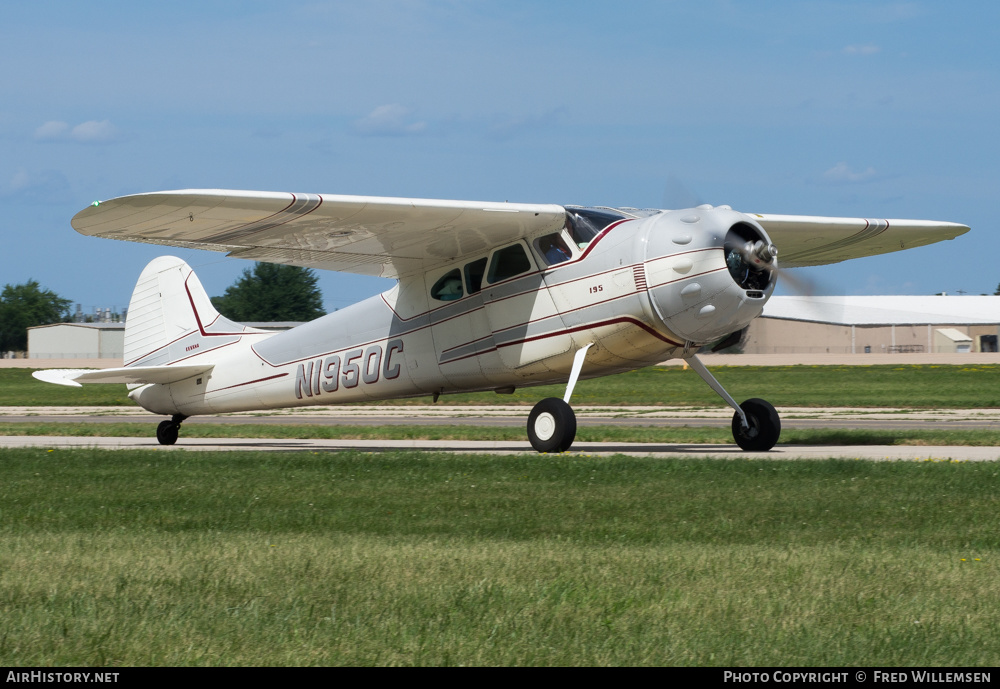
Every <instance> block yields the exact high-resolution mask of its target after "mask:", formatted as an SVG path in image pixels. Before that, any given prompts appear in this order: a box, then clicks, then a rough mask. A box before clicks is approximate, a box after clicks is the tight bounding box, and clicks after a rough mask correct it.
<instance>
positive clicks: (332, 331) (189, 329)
mask: <svg viewBox="0 0 1000 689" xmlns="http://www.w3.org/2000/svg"><path fill="white" fill-rule="evenodd" d="M72 223H73V227H74V228H75V229H76V230H77V231H78V232H80V233H82V234H85V235H89V236H97V237H107V238H111V239H124V240H127V241H135V242H148V243H152V244H165V245H168V246H178V247H183V248H188V249H208V250H211V251H221V252H225V253H226V254H227V256H233V257H237V258H244V259H250V260H254V261H267V262H273V263H285V264H291V265H297V266H305V267H310V268H322V269H326V270H336V271H345V272H352V273H360V274H364V275H377V276H381V277H389V278H395V279H397V281H398V282H397V284H396V285H395V286H394V287H393V288H392V289H390V290H389V291H387V292H384V293H383V294H380V295H378V296H375V297H372V298H370V299H366V300H365V301H362V302H360V303H358V304H354V305H353V306H350V307H348V308H345V309H342V310H339V311H336V312H334V313H331V314H328V315H326V316H323V317H322V318H319V319H317V320H315V321H312V322H310V323H307V324H304V325H301V326H299V327H297V328H293V329H292V330H289V331H286V332H281V333H273V332H265V331H261V330H257V329H254V328H250V327H247V326H244V325H240V324H238V323H234V322H232V321H230V320H228V319H227V318H225V317H224V316H222V315H221V314H219V313H218V312H217V311H216V310H215V308H213V306H212V303H211V301H210V300H209V298H208V295H207V294H206V293H205V290H204V289H203V288H202V286H201V283H200V282H199V281H198V278H197V277H196V276H195V274H194V272H193V271H192V270H191V268H190V267H189V266H188V265H187V264H186V263H185V262H184V261H182V260H181V259H179V258H174V257H171V256H163V257H160V258H157V259H155V260H153V261H152V262H151V263H150V264H149V265H147V266H146V268H145V270H143V271H142V274H141V275H140V276H139V281H138V284H137V285H136V287H135V291H134V292H133V294H132V299H131V301H130V303H129V309H128V318H127V321H126V324H125V365H124V367H123V368H114V369H105V370H100V371H94V370H46V371H38V372H36V373H35V374H34V375H35V377H36V378H39V379H41V380H44V381H48V382H52V383H59V384H62V385H74V386H78V385H80V384H81V383H127V384H129V386H130V392H129V397H131V398H132V399H133V400H135V401H136V402H137V403H138V404H139V405H141V406H142V407H143V408H145V409H147V410H148V411H150V412H153V413H154V414H166V415H170V417H171V418H170V419H169V420H165V421H163V422H162V423H160V425H159V427H158V428H157V431H156V437H157V439H158V440H159V442H160V443H162V444H164V445H171V444H173V443H175V442H176V441H177V438H178V433H179V430H180V426H181V422H183V421H184V419H186V418H188V417H189V416H194V415H196V414H216V413H221V412H235V411H248V410H260V409H274V408H281V407H297V406H306V405H332V404H342V403H356V402H362V401H367V400H386V399H396V398H404V397H418V396H424V395H432V396H433V397H434V399H435V400H437V398H438V396H439V395H442V394H448V393H453V392H460V391H486V390H493V391H495V392H498V393H501V394H503V393H510V392H513V391H514V389H515V388H517V387H525V386H531V385H543V384H549V383H565V384H566V392H565V395H564V397H563V398H562V399H558V398H554V397H553V398H548V399H543V400H541V401H540V402H538V403H537V404H536V405H535V406H534V408H533V409H532V410H531V413H530V415H529V416H528V438H529V440H530V441H531V444H532V446H533V447H534V448H535V449H536V450H538V451H539V452H561V451H564V450H567V449H568V448H569V447H570V445H571V444H572V442H573V439H574V437H575V434H576V416H575V414H574V413H573V410H572V408H571V407H570V405H569V401H570V398H571V396H572V394H573V388H574V386H575V385H576V382H577V381H578V380H579V379H580V378H581V377H582V378H595V377H598V376H605V375H608V374H612V373H619V372H622V371H630V370H633V369H637V368H642V367H644V366H648V365H650V364H655V363H659V362H662V361H664V360H666V359H670V358H674V357H680V358H683V359H685V360H686V361H687V362H688V364H689V365H690V366H691V368H692V369H694V371H696V372H697V373H698V375H700V376H701V377H702V378H703V379H704V380H705V382H706V383H708V385H709V386H711V387H712V389H713V390H715V392H717V393H718V394H719V395H720V396H721V397H722V398H723V399H724V400H725V401H726V402H727V403H728V404H729V405H730V406H731V407H733V409H734V410H735V412H734V414H733V423H732V428H733V437H734V439H735V440H736V443H737V444H738V445H739V446H740V447H741V448H743V449H744V450H752V451H766V450H769V449H771V448H772V447H773V446H774V444H775V443H776V442H777V440H778V436H779V434H780V431H781V423H780V420H779V418H778V414H777V413H776V412H775V410H774V407H773V406H771V405H770V404H769V403H767V402H765V401H764V400H760V399H749V400H747V401H745V402H744V403H743V404H737V403H736V401H735V400H734V399H733V398H732V397H731V396H730V395H729V394H728V393H727V392H726V391H725V390H724V389H723V387H722V386H721V385H720V384H719V383H718V381H716V380H715V378H714V377H713V376H712V374H711V373H709V371H708V370H707V369H706V368H705V366H704V365H703V364H702V363H701V361H699V359H698V357H697V356H696V352H697V351H698V350H699V348H701V347H703V346H704V345H706V344H708V343H712V342H715V341H717V340H719V339H720V338H725V337H726V336H727V335H730V334H731V333H736V332H737V331H740V330H742V329H743V328H744V327H746V326H747V325H748V324H749V323H750V321H752V320H753V319H754V318H756V317H757V316H759V315H760V314H761V311H762V309H763V307H764V304H765V303H766V302H767V300H768V298H769V297H770V296H771V294H772V292H773V291H774V287H775V282H776V278H777V267H778V261H777V255H778V249H779V248H780V251H781V261H782V267H797V266H812V265H821V264H827V263H836V262H838V261H843V260H845V259H849V258H856V257H860V256H871V255H874V254H882V253H887V252H890V251H898V250H900V249H909V248H911V247H916V246H922V245H925V244H931V243H933V242H938V241H941V240H944V239H953V238H954V237H957V236H959V235H961V234H963V233H965V232H967V231H968V230H969V228H968V227H966V226H965V225H959V224H956V223H946V222H932V221H923V220H865V219H859V218H823V217H807V216H788V215H759V214H754V213H740V212H737V211H734V210H732V209H731V208H730V207H728V206H717V207H712V206H707V205H705V206H698V207H697V208H690V209H686V210H675V211H667V210H639V209H635V208H608V207H598V208H589V207H578V206H558V205H535V204H516V203H484V202H473V201H432V200H425V199H405V198H379V197H363V196H331V195H317V194H289V193H263V192H250V191H224V190H184V191H166V192H156V193H149V194H137V195H132V196H124V197H121V198H116V199H112V200H110V201H103V202H95V203H94V204H93V205H92V206H90V207H88V208H85V209H84V210H82V211H80V212H79V213H77V214H76V216H74V218H73V221H72ZM664 395H665V396H668V395H669V391H664Z"/></svg>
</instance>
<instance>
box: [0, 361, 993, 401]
mask: <svg viewBox="0 0 1000 689" xmlns="http://www.w3.org/2000/svg"><path fill="white" fill-rule="evenodd" d="M712 372H713V374H714V375H715V376H716V377H717V378H718V379H719V381H720V382H721V383H722V384H723V385H724V386H725V387H726V388H727V389H728V390H729V392H730V393H731V394H732V395H733V396H734V397H735V398H737V399H739V400H744V399H747V398H750V397H761V398H764V399H766V400H768V401H769V402H771V403H772V404H774V405H775V406H779V407H780V406H806V407H810V406H816V407H823V406H833V407H840V406H847V407H925V408H966V409H975V408H982V407H1000V365H978V366H932V365H927V366H718V367H713V368H712ZM563 392H564V386H561V385H549V386H540V387H535V388H522V389H519V390H518V391H516V392H515V393H514V394H513V395H497V394H495V393H475V394H458V395H446V396H444V397H442V398H441V403H442V404H444V403H446V404H486V405H489V404H524V405H532V404H534V403H535V402H537V401H538V400H540V399H542V398H543V397H562V396H563ZM430 403H431V401H430V398H429V397H427V398H417V399H413V400H402V401H401V400H396V401H392V402H389V403H387V404H430ZM573 404H574V405H578V406H579V405H595V404H597V405H622V404H629V405H669V406H674V405H682V406H684V405H690V406H723V404H724V403H723V402H722V400H721V399H719V397H718V396H716V394H715V393H714V392H712V391H711V390H710V389H709V387H708V386H707V385H705V383H704V382H703V381H702V380H701V378H699V377H698V375H697V374H696V373H695V372H694V371H691V370H683V369H682V368H681V367H677V366H671V367H662V368H657V367H651V368H645V369H642V370H639V371H633V372H631V373H623V374H619V375H615V376H607V377H604V378H598V379H595V380H585V381H581V382H580V383H579V385H577V387H576V390H575V392H574V393H573ZM60 405H80V406H89V405H96V406H103V405H132V402H131V401H130V400H129V399H128V398H127V397H126V396H125V386H123V385H84V386H83V387H81V388H69V387H64V386H58V385H51V384H46V383H42V382H40V381H37V380H35V379H33V378H31V371H30V370H28V369H0V406H60Z"/></svg>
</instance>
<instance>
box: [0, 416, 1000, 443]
mask: <svg viewBox="0 0 1000 689" xmlns="http://www.w3.org/2000/svg"><path fill="white" fill-rule="evenodd" d="M157 421H158V418H156V417H151V418H150V420H149V421H147V422H145V423H89V422H86V421H81V422H73V423H68V422H67V423H48V422H46V423H32V422H15V423H7V422H2V421H0V436H70V437H81V438H86V437H109V438H148V437H152V435H153V434H154V431H155V428H156V422H157ZM636 423H637V424H641V423H642V420H641V419H637V420H636ZM181 436H182V438H280V439H306V438H320V439H350V440H516V441H523V440H525V438H526V433H525V430H524V426H523V425H518V426H513V427H496V426H420V425H412V426H409V425H405V426H404V425H401V426H355V425H344V426H338V425H327V424H317V423H296V424H221V423H220V424H213V423H188V424H185V425H184V428H183V431H182V433H181ZM576 440H577V442H623V443H723V444H731V443H732V442H733V434H732V431H731V430H730V429H729V428H719V427H709V426H680V427H650V426H641V425H635V426H631V425H629V426H589V425H581V426H580V427H579V429H578V430H577V434H576ZM778 444H779V445H938V446H940V445H959V446H961V445H964V446H980V447H993V446H996V445H1000V430H991V429H979V428H974V429H934V428H929V429H925V428H916V429H905V430H893V429H885V430H869V429H839V428H815V429H794V428H785V429H784V430H782V432H781V439H780V440H779V441H778Z"/></svg>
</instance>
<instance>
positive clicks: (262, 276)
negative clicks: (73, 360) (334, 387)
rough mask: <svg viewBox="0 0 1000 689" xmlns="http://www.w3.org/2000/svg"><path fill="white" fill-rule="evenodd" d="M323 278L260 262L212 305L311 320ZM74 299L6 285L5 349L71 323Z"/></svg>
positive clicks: (242, 317) (233, 313)
mask: <svg viewBox="0 0 1000 689" xmlns="http://www.w3.org/2000/svg"><path fill="white" fill-rule="evenodd" d="M318 282H319V280H318V278H317V277H316V273H315V272H314V271H313V270H312V269H310V268H300V267H298V266H286V265H280V264H277V263H255V264H254V266H253V268H246V269H244V271H243V273H242V275H241V276H240V277H239V278H238V279H237V280H236V282H234V283H233V284H232V285H231V286H230V287H228V288H226V291H225V293H224V294H223V295H222V296H219V297H212V304H213V305H214V306H215V308H216V309H218V310H219V313H221V314H222V315H224V316H225V317H227V318H230V319H232V320H234V321H237V322H244V323H245V322H272V321H311V320H313V319H315V318H319V317H320V316H322V315H324V314H325V313H326V312H325V311H324V310H323V295H322V293H321V292H320V289H319V284H318ZM72 303H73V302H72V300H70V299H66V298H64V297H61V296H59V295H58V294H56V293H55V292H53V291H52V290H50V289H44V288H42V287H41V285H39V283H38V281H37V280H28V281H27V282H25V283H23V284H20V285H10V284H8V285H5V286H4V288H3V292H0V351H2V352H8V351H15V352H23V351H26V350H27V349H28V328H30V327H32V326H36V325H51V324H53V323H64V322H67V321H69V320H70V318H71V316H72V314H71V313H70V307H71V305H72Z"/></svg>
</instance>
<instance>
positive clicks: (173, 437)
mask: <svg viewBox="0 0 1000 689" xmlns="http://www.w3.org/2000/svg"><path fill="white" fill-rule="evenodd" d="M186 418H187V417H186V416H184V415H183V414H174V416H173V417H172V418H171V419H170V420H169V421H161V422H160V425H159V426H157V427H156V440H157V441H158V442H159V443H160V445H173V444H174V443H176V442H177V438H178V436H180V433H181V421H183V420H184V419H186Z"/></svg>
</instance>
